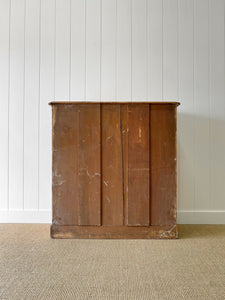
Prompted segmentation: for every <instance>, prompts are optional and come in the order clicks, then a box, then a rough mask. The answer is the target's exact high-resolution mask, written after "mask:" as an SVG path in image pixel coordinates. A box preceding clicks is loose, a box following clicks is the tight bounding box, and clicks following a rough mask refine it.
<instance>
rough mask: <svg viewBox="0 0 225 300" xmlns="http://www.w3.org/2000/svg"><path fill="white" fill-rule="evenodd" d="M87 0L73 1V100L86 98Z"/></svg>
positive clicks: (71, 87) (71, 89) (71, 86)
mask: <svg viewBox="0 0 225 300" xmlns="http://www.w3.org/2000/svg"><path fill="white" fill-rule="evenodd" d="M85 3H86V2H85V1H84V0H72V1H71V66H70V67H71V85H70V91H71V92H70V94H71V99H73V100H84V99H85V94H86V91H85V88H86V78H85V77H86V74H85V59H86V58H85V53H86V52H85V51H86V49H85V30H86V28H85V26H86V15H85V14H86V4H85Z"/></svg>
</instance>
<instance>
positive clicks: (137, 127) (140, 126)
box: [127, 104, 149, 226]
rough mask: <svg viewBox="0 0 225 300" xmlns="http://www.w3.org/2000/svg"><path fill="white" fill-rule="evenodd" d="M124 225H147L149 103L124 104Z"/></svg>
mask: <svg viewBox="0 0 225 300" xmlns="http://www.w3.org/2000/svg"><path fill="white" fill-rule="evenodd" d="M127 155H128V225H136V226H141V225H142V226H143V225H149V104H142V105H139V104H128V154H127Z"/></svg>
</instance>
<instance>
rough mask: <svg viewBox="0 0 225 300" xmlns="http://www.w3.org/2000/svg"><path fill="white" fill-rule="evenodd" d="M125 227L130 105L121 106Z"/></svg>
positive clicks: (125, 222)
mask: <svg viewBox="0 0 225 300" xmlns="http://www.w3.org/2000/svg"><path fill="white" fill-rule="evenodd" d="M120 106H121V120H122V121H121V127H122V128H121V129H122V169H123V225H125V226H126V225H128V104H121V105H120Z"/></svg>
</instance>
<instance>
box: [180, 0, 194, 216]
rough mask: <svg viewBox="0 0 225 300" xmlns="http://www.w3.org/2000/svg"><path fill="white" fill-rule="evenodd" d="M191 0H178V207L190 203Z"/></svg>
mask: <svg viewBox="0 0 225 300" xmlns="http://www.w3.org/2000/svg"><path fill="white" fill-rule="evenodd" d="M193 25H194V1H193V0H191V1H190V0H181V1H179V26H178V28H179V45H178V47H179V99H181V102H182V103H181V106H179V114H178V159H179V161H178V208H179V210H193V207H194V196H195V195H194V178H195V175H194V117H193V111H194V77H193V72H194V65H193V62H194V51H193V49H194V48H193V47H194V43H193V38H194V35H193V32H194V26H193Z"/></svg>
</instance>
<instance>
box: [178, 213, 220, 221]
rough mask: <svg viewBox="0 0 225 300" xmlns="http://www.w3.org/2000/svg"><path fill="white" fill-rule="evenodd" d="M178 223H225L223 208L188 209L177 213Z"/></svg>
mask: <svg viewBox="0 0 225 300" xmlns="http://www.w3.org/2000/svg"><path fill="white" fill-rule="evenodd" d="M177 223H178V224H225V210H203V211H190V210H180V211H178V213H177Z"/></svg>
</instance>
